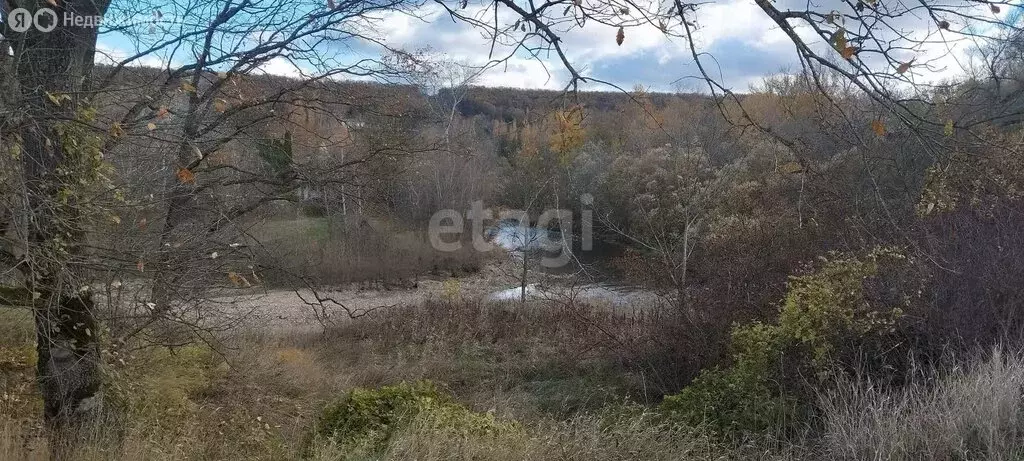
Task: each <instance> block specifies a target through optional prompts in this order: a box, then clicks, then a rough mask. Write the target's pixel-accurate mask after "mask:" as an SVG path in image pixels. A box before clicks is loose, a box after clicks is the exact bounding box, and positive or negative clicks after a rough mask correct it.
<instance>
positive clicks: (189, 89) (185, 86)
mask: <svg viewBox="0 0 1024 461" xmlns="http://www.w3.org/2000/svg"><path fill="white" fill-rule="evenodd" d="M181 91H184V92H186V93H195V92H196V87H195V86H194V85H192V84H191V83H189V82H181Z"/></svg>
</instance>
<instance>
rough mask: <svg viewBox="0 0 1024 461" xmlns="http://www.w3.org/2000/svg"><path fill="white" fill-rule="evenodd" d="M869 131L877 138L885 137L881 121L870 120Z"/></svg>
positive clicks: (883, 125)
mask: <svg viewBox="0 0 1024 461" xmlns="http://www.w3.org/2000/svg"><path fill="white" fill-rule="evenodd" d="M871 131H874V132H875V134H876V135H878V136H885V124H884V123H882V121H881V120H872V121H871Z"/></svg>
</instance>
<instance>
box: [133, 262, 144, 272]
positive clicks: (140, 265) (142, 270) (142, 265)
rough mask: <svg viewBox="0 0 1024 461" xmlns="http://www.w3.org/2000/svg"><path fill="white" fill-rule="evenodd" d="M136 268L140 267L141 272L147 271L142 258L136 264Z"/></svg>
mask: <svg viewBox="0 0 1024 461" xmlns="http://www.w3.org/2000/svg"><path fill="white" fill-rule="evenodd" d="M135 268H136V269H138V270H139V272H146V263H145V262H144V261H143V260H141V259H140V260H139V262H138V263H136V264H135Z"/></svg>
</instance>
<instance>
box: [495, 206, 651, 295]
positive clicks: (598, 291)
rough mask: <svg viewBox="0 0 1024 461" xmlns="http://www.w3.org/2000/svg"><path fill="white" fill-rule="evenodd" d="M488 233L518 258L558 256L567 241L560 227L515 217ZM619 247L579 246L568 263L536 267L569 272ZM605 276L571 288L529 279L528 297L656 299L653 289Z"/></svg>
mask: <svg viewBox="0 0 1024 461" xmlns="http://www.w3.org/2000/svg"><path fill="white" fill-rule="evenodd" d="M486 237H487V240H488V241H490V242H491V243H493V244H495V245H497V246H500V247H502V248H504V249H505V250H508V251H509V253H510V254H511V255H512V256H513V257H515V258H522V257H523V253H524V252H526V253H528V254H530V257H531V258H536V257H539V256H541V255H544V256H547V257H556V256H558V255H559V254H560V253H561V252H562V251H563V250H564V249H565V248H564V246H565V244H566V242H565V241H564V240H563V238H562V233H561V231H559V230H548V229H541V228H537V227H532V226H524V225H520V223H519V221H518V220H515V219H505V220H502V221H500V222H499V223H498V224H497V225H496V226H494V227H491V228H489V229H487V234H486ZM569 240H570V241H571V240H572V239H569ZM616 250H617V249H616V248H614V247H612V246H610V245H605V246H598V247H597V248H596V249H595V250H591V251H580V250H579V248H578V246H577V248H576V251H575V254H574V258H571V259H569V261H570V262H569V264H566V265H565V266H564V267H544V266H543V265H540V264H537V265H536V267H535V269H539V270H541V271H542V272H544V273H548V274H566V273H573V272H576V271H577V270H579V269H580V264H586V265H587V266H588V267H590V268H592V267H593V266H603V265H605V264H606V263H607V262H608V261H610V260H611V259H612V258H614V257H615V255H616V254H617V251H616ZM596 273H597V271H593V270H588V274H590V275H594V274H596ZM602 280H604V281H601V282H597V283H588V284H584V285H578V286H575V287H572V288H567V287H555V286H547V285H544V284H541V283H530V284H527V285H526V298H527V299H551V300H566V299H569V298H570V297H571V298H574V299H576V300H579V301H585V302H591V303H593V302H600V303H606V304H609V305H612V306H616V307H623V306H629V305H639V304H649V303H652V302H655V301H656V300H655V298H656V296H655V295H654V294H653V293H652V292H650V291H647V290H643V289H640V288H638V287H635V286H628V285H621V284H616V283H613V282H612V281H610V280H608V279H602ZM521 296H522V287H521V286H514V287H511V288H508V289H504V290H499V291H495V292H493V293H491V294H490V295H488V297H487V298H488V299H489V300H492V301H518V300H519V299H520V297H521Z"/></svg>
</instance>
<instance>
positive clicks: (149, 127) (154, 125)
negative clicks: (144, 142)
mask: <svg viewBox="0 0 1024 461" xmlns="http://www.w3.org/2000/svg"><path fill="white" fill-rule="evenodd" d="M146 128H147V129H149V131H153V130H155V129H156V123H153V122H149V123H147V124H146Z"/></svg>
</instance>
